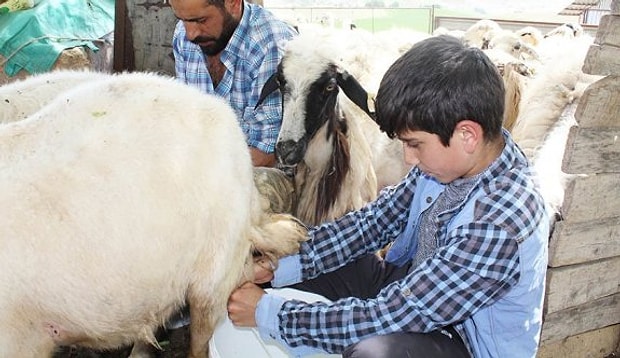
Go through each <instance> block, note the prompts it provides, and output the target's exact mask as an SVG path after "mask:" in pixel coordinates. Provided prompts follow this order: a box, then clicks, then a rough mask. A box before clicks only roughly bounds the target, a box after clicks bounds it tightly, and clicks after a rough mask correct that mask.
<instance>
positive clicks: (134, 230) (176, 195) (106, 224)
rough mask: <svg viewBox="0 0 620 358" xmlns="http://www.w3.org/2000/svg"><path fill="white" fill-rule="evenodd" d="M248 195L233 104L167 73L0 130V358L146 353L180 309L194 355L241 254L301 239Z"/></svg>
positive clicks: (97, 84) (247, 165) (301, 233)
mask: <svg viewBox="0 0 620 358" xmlns="http://www.w3.org/2000/svg"><path fill="white" fill-rule="evenodd" d="M259 198H260V197H259V195H258V192H257V189H256V187H255V186H254V183H253V179H252V164H251V161H250V156H249V152H248V150H247V145H246V144H245V138H244V135H243V133H242V131H241V129H240V128H239V125H238V122H237V120H236V118H235V115H234V112H233V111H232V109H230V107H229V106H228V105H227V104H226V103H225V102H224V101H223V100H222V99H219V98H216V97H213V96H210V95H207V94H203V93H201V92H200V91H198V90H196V89H193V88H191V87H189V86H185V85H182V84H180V83H178V82H176V81H174V80H173V79H169V78H163V77H159V76H156V75H149V74H139V73H135V74H124V75H116V76H109V77H108V78H106V79H102V80H97V81H94V82H88V83H84V84H82V85H79V86H76V87H75V88H74V89H73V90H70V91H66V92H63V93H62V94H61V95H59V96H57V97H56V98H55V99H54V100H52V101H51V102H50V103H49V104H47V105H46V106H44V107H43V108H41V109H40V110H39V111H37V112H36V113H34V114H32V115H31V116H29V117H28V118H26V119H23V120H21V121H13V122H11V123H6V124H2V125H0V202H1V203H2V207H3V208H2V215H0V247H2V250H0V272H2V274H1V275H0V311H1V312H2V314H0V357H26V358H27V357H49V356H51V354H52V352H53V350H54V347H56V346H59V345H74V344H75V345H80V346H85V347H91V348H97V349H112V348H117V347H120V346H123V345H127V344H131V343H132V342H150V343H152V344H156V341H155V337H154V334H153V332H154V330H155V329H156V328H157V327H160V326H162V325H163V324H164V323H165V322H166V320H167V319H169V317H170V316H171V314H173V313H174V312H175V311H176V310H178V309H179V307H181V306H182V305H183V304H184V303H185V302H186V300H187V301H188V302H189V307H190V312H191V316H192V322H191V325H190V333H191V347H190V356H192V357H205V356H206V354H207V352H206V350H207V342H208V340H209V338H210V337H211V335H212V332H213V329H214V327H215V325H216V323H217V322H218V321H219V320H220V319H221V318H222V317H224V316H225V313H226V301H227V299H228V296H229V293H230V292H231V291H232V290H233V289H234V288H235V287H237V286H238V285H239V284H240V283H241V282H242V281H244V280H248V279H250V280H251V278H252V277H251V275H252V269H251V263H252V252H253V251H254V250H258V251H260V252H264V253H265V254H267V255H272V256H275V257H279V256H281V255H284V254H290V253H293V252H296V251H297V250H298V246H299V241H300V240H303V239H304V238H305V230H303V228H302V227H301V226H300V224H299V222H298V221H297V220H296V219H294V218H293V217H291V216H289V215H281V214H280V215H276V214H266V213H265V212H264V211H263V210H262V209H261V203H260V200H259Z"/></svg>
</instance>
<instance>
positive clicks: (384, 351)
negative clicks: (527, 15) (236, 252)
mask: <svg viewBox="0 0 620 358" xmlns="http://www.w3.org/2000/svg"><path fill="white" fill-rule="evenodd" d="M503 112H504V86H503V82H502V78H501V76H500V75H499V73H498V71H497V69H496V68H495V66H494V65H493V63H492V62H491V61H490V60H489V58H488V57H486V56H485V55H484V53H483V52H482V51H480V50H479V49H476V48H469V47H466V46H465V45H463V44H462V43H461V42H460V41H459V40H457V39H456V38H452V37H449V36H438V37H431V38H428V39H426V40H423V41H421V42H419V43H417V44H416V45H414V46H413V47H412V48H411V49H410V50H409V51H408V52H407V53H405V54H404V55H403V56H402V57H401V58H399V59H398V60H397V61H396V62H395V63H394V64H393V65H392V66H391V67H390V69H389V70H388V71H387V72H386V74H385V75H384V77H383V80H382V81H381V85H380V88H379V92H378V94H377V99H376V115H377V121H378V123H379V125H380V126H381V129H382V130H383V131H385V132H386V133H387V134H388V135H389V136H397V137H398V138H399V139H400V140H401V141H402V142H403V145H404V149H405V160H406V161H407V162H408V163H410V164H412V165H415V167H414V168H413V169H412V170H411V171H410V173H409V174H408V175H407V177H406V178H405V179H404V180H403V181H402V182H401V183H399V184H398V185H395V186H393V187H390V188H386V189H385V190H383V191H382V192H381V193H380V195H379V197H378V198H377V199H376V200H375V201H374V202H372V203H369V204H368V205H367V206H365V207H364V208H362V209H360V210H358V211H356V212H352V213H349V214H346V215H345V216H343V217H341V218H339V219H338V220H336V221H335V222H332V223H326V224H323V225H321V226H318V227H315V228H313V229H312V230H310V232H309V240H308V241H307V242H305V243H303V244H302V246H301V248H300V251H299V254H298V255H295V256H290V257H286V258H284V259H282V260H280V262H279V267H278V269H277V270H276V271H275V273H274V272H272V270H271V269H267V268H265V267H266V265H264V264H262V263H261V262H258V264H257V265H256V266H255V271H256V278H255V282H256V283H262V282H266V281H270V280H271V282H272V285H273V286H274V287H281V286H288V285H293V284H295V285H294V286H293V287H295V288H298V289H302V290H307V291H311V292H314V293H318V294H321V295H323V296H325V297H327V298H329V299H330V300H332V301H333V302H332V303H329V304H327V303H304V302H300V301H295V300H285V299H283V298H280V297H278V296H276V295H273V294H266V293H265V291H263V290H262V289H261V288H260V287H258V286H256V285H255V284H253V283H246V284H245V285H243V286H241V287H240V288H239V289H237V290H236V291H235V292H233V294H232V295H231V296H230V299H229V304H228V312H229V317H230V319H231V320H232V322H233V323H234V324H235V325H238V326H257V327H258V330H259V332H260V333H261V337H262V338H263V339H265V340H268V341H270V340H271V341H273V340H275V341H277V342H280V343H282V344H284V345H285V346H287V347H288V348H289V349H290V351H291V353H293V354H296V355H304V354H310V353H317V352H333V353H342V354H343V356H344V357H373V358H377V357H469V356H473V357H519V358H523V357H535V355H536V351H537V347H538V342H539V336H540V331H541V325H542V305H543V298H544V285H545V273H546V266H547V239H548V235H549V229H548V219H547V218H546V217H545V210H544V204H543V200H542V198H541V196H540V194H539V193H538V191H537V188H536V186H535V183H534V181H533V179H532V176H533V175H532V173H531V171H530V168H529V167H528V162H527V159H526V158H525V156H524V155H523V153H522V152H521V150H520V149H519V148H518V147H517V146H516V145H515V143H514V142H513V141H512V139H511V137H510V134H509V133H508V132H506V131H505V130H503V129H502V115H503ZM388 243H392V246H391V248H390V249H389V251H388V252H387V254H386V257H385V260H381V259H379V258H378V257H377V256H376V255H375V254H374V253H375V252H376V251H377V250H379V249H380V248H382V247H384V246H385V245H386V244H388Z"/></svg>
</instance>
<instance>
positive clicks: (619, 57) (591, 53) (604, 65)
mask: <svg viewBox="0 0 620 358" xmlns="http://www.w3.org/2000/svg"><path fill="white" fill-rule="evenodd" d="M582 70H583V72H584V73H588V74H591V75H600V76H608V75H617V74H619V73H620V47H615V46H611V45H602V46H601V45H597V44H593V45H592V46H590V48H589V49H588V54H587V55H586V58H585V61H584V63H583V67H582Z"/></svg>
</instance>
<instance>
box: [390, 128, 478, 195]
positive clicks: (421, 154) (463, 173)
mask: <svg viewBox="0 0 620 358" xmlns="http://www.w3.org/2000/svg"><path fill="white" fill-rule="evenodd" d="M398 139H400V141H402V142H403V149H404V156H405V158H404V159H405V162H406V163H407V164H410V165H412V166H413V165H417V166H418V168H420V170H421V171H422V172H424V173H425V174H427V175H429V176H432V177H434V178H435V179H437V181H439V182H440V183H444V184H447V183H450V182H452V181H453V180H455V179H458V178H462V177H467V176H468V174H469V170H470V169H468V168H471V167H470V166H469V157H468V155H467V153H466V150H465V148H463V146H462V145H461V144H462V143H461V142H462V141H461V140H460V135H459V133H458V130H455V131H454V133H453V134H452V137H451V138H450V145H449V146H448V147H444V146H443V144H441V141H440V140H439V136H437V135H436V134H431V133H429V132H424V131H406V132H403V133H400V134H399V135H398Z"/></svg>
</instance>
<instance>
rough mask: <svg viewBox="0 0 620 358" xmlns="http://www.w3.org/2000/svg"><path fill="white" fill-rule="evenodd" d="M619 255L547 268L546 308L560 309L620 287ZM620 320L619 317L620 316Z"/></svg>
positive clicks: (550, 311) (582, 302)
mask: <svg viewBox="0 0 620 358" xmlns="http://www.w3.org/2000/svg"><path fill="white" fill-rule="evenodd" d="M619 287H620V256H618V257H613V258H609V259H604V260H599V261H593V262H588V263H584V264H579V265H571V266H564V267H557V268H550V269H548V270H547V291H546V294H545V312H547V314H550V313H553V312H558V311H561V310H563V309H567V308H570V307H576V306H579V305H582V304H585V303H587V302H590V301H593V300H596V299H599V298H601V297H606V296H609V295H613V294H615V293H618V292H619V291H620V289H619ZM618 319H619V320H620V317H618Z"/></svg>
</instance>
